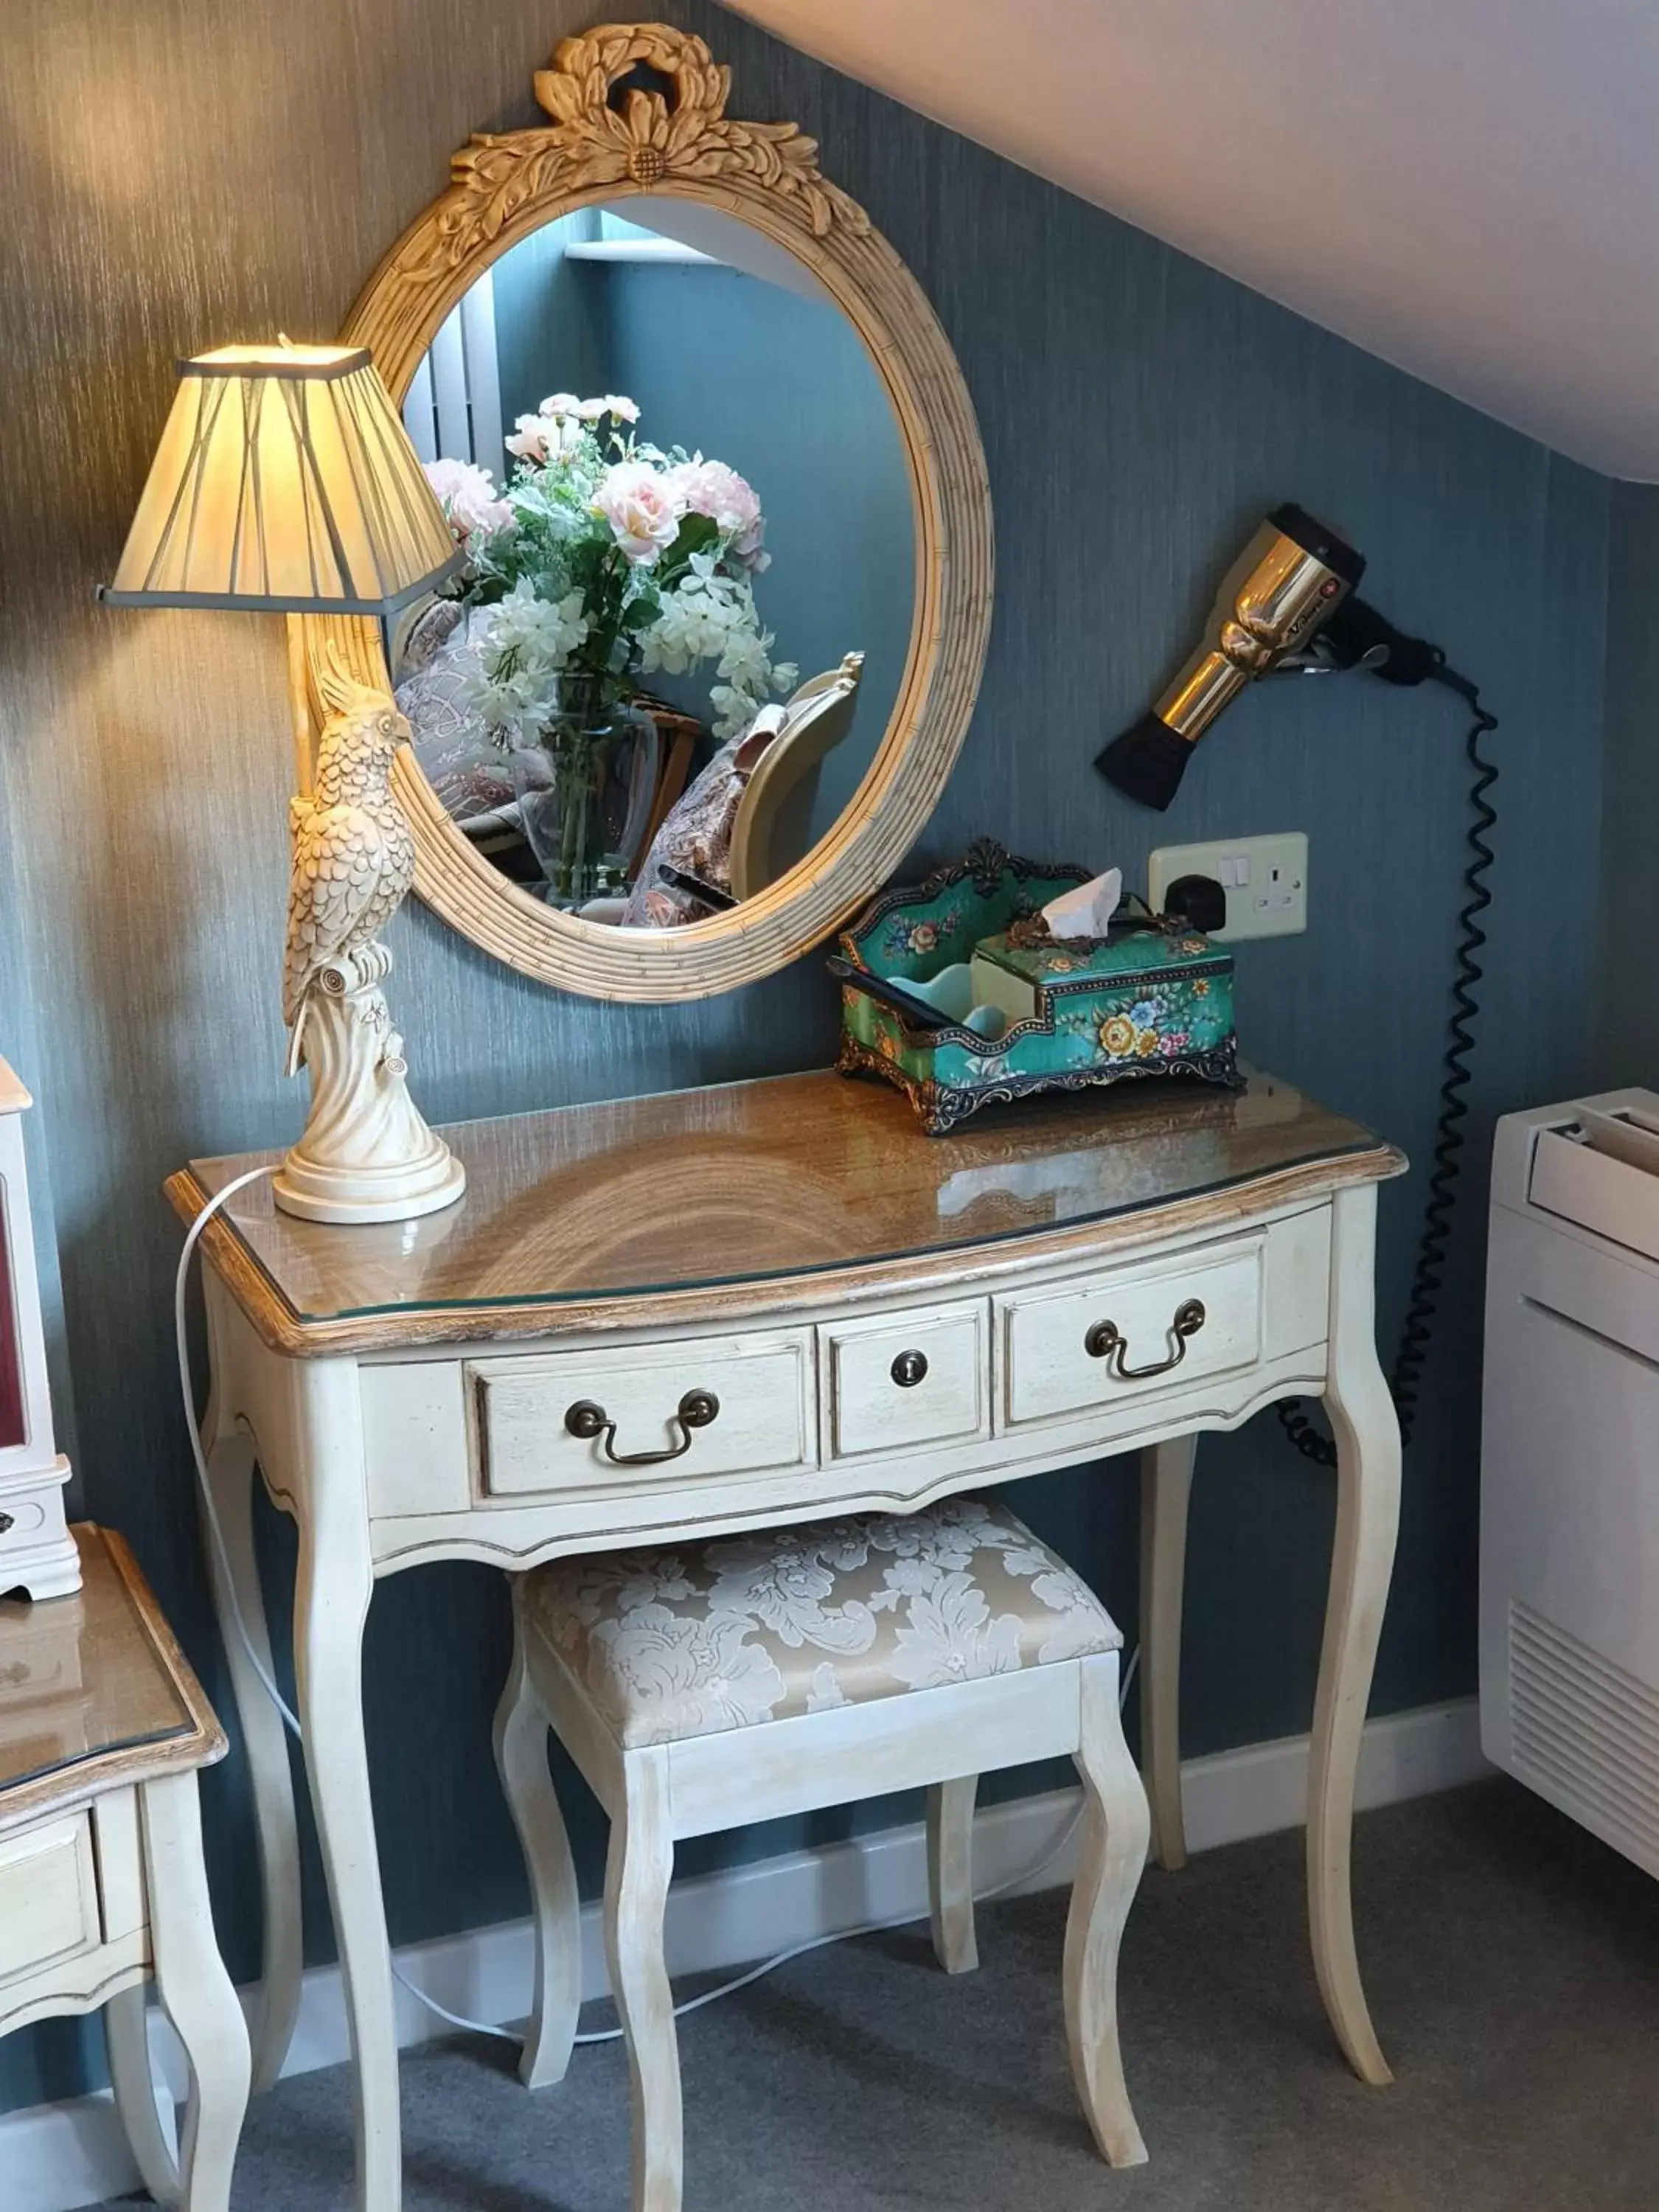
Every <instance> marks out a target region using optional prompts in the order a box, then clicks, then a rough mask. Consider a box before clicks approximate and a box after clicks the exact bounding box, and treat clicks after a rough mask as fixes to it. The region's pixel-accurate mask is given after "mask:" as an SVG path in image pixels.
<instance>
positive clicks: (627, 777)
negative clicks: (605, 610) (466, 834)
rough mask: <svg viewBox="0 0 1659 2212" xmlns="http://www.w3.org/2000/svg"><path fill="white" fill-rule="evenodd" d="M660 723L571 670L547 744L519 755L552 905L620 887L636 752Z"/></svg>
mask: <svg viewBox="0 0 1659 2212" xmlns="http://www.w3.org/2000/svg"><path fill="white" fill-rule="evenodd" d="M652 729H653V725H652V724H651V722H650V720H649V717H648V716H647V715H646V714H644V713H643V712H642V711H641V710H640V709H639V708H635V707H631V706H629V705H628V704H627V703H626V702H625V701H623V700H620V699H618V698H617V696H615V693H614V690H612V689H611V686H609V685H607V684H604V683H603V682H602V681H600V680H599V678H594V677H588V676H565V677H562V678H561V679H560V683H559V703H558V708H557V710H556V712H555V714H553V715H552V716H550V719H549V720H548V721H547V723H546V724H545V726H544V728H543V730H542V733H541V739H540V742H539V744H536V745H533V746H528V747H523V748H520V750H518V751H517V752H515V753H514V754H513V790H514V793H515V794H516V795H517V798H518V801H519V813H520V819H521V821H522V822H523V823H524V834H525V836H526V841H527V842H528V843H529V846H530V849H531V851H532V854H534V855H535V859H536V864H537V866H538V867H539V868H540V870H541V872H542V874H543V876H544V878H545V880H546V884H547V890H546V898H547V902H548V904H549V905H550V906H557V907H563V908H576V907H580V906H584V905H586V902H587V901H588V900H589V899H591V898H593V897H595V896H599V894H600V893H601V892H604V891H609V890H615V889H616V888H617V880H618V878H619V875H620V874H621V872H623V869H624V867H625V865H626V860H625V855H624V852H623V842H624V838H625V836H626V833H627V829H628V825H629V799H630V793H631V792H632V788H633V786H634V783H635V781H636V779H635V775H634V757H635V753H636V752H637V751H638V750H639V747H640V745H641V740H642V738H643V737H644V735H645V733H646V732H648V731H651V730H652Z"/></svg>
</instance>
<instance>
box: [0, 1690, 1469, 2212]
mask: <svg viewBox="0 0 1659 2212" xmlns="http://www.w3.org/2000/svg"><path fill="white" fill-rule="evenodd" d="M1307 1771H1308V1739H1307V1738H1306V1736H1286V1737H1284V1738H1283V1739H1281V1740H1280V1741H1278V1742H1275V1743H1262V1744H1253V1745H1250V1746H1249V1747H1248V1748H1246V1749H1244V1750H1243V1751H1225V1752H1219V1753H1216V1754H1215V1756H1214V1757H1212V1758H1209V1759H1188V1761H1187V1762H1186V1764H1185V1765H1184V1766H1183V1767H1182V1796H1183V1798H1184V1800H1185V1805H1186V1815H1187V1841H1188V1848H1189V1849H1191V1850H1211V1849H1213V1848H1214V1847H1215V1846H1216V1845H1217V1844H1234V1843H1242V1842H1243V1841H1244V1840H1245V1838H1248V1837H1250V1836H1264V1835H1268V1834H1271V1833H1272V1832H1273V1831H1274V1830H1276V1829H1279V1828H1290V1827H1295V1826H1297V1825H1299V1823H1300V1821H1301V1820H1302V1817H1303V1808H1304V1799H1305V1794H1306V1789H1307ZM1491 1771H1492V1770H1491V1768H1490V1767H1489V1766H1488V1765H1486V1760H1485V1759H1483V1758H1482V1757H1481V1755H1480V1717H1479V1713H1478V1711H1477V1707H1476V1704H1475V1700H1474V1699H1473V1698H1470V1699H1462V1700H1460V1701H1459V1702H1457V1703H1456V1704H1454V1705H1425V1706H1422V1707H1420V1708H1419V1709H1418V1710H1417V1711H1412V1712H1407V1713H1394V1714H1390V1715H1389V1717H1386V1718H1385V1719H1383V1720H1376V1721H1372V1722H1370V1723H1368V1725H1367V1727H1366V1729H1365V1736H1364V1750H1363V1752H1362V1753H1361V1757H1360V1765H1359V1788H1358V1804H1359V1805H1360V1807H1361V1808H1362V1809H1364V1808H1368V1807H1370V1806H1374V1805H1390V1804H1394V1803H1396V1802H1400V1801H1401V1800H1403V1799H1405V1798H1407V1797H1422V1796H1428V1795H1430V1794H1431V1792H1432V1791H1434V1790H1449V1789H1451V1788H1453V1787H1455V1784H1458V1783H1461V1782H1472V1781H1474V1780H1476V1779H1477V1778H1479V1777H1480V1776H1481V1775H1483V1774H1486V1773H1490V1772H1491ZM1078 1802H1079V1799H1078V1793H1077V1792H1076V1791H1074V1790H1055V1791H1053V1792H1051V1793H1050V1794H1049V1795H1048V1796H1041V1797H1023V1798H1019V1799H1018V1800H1016V1801H1015V1802H1012V1804H1006V1805H993V1806H990V1807H988V1808H985V1809H984V1810H982V1811H981V1813H980V1814H979V1816H978V1819H977V1820H976V1822H975V1830H974V1880H975V1888H976V1889H977V1890H978V1891H979V1892H981V1893H984V1892H986V1891H987V1890H993V1889H998V1890H1003V1891H1004V1892H1005V1893H1006V1894H1010V1895H1012V1894H1014V1893H1016V1892H1018V1890H1019V1889H1021V1888H1025V1887H1030V1888H1033V1889H1036V1888H1048V1887H1052V1886H1054V1885H1056V1884H1059V1883H1060V1882H1068V1881H1070V1880H1071V1878H1072V1875H1073V1855H1074V1850H1075V1844H1074V1841H1073V1839H1069V1838H1067V1830H1068V1828H1069V1826H1070V1824H1071V1822H1072V1819H1073V1814H1074V1813H1075V1812H1076V1809H1077V1805H1078ZM1062 1839H1066V1842H1067V1847H1066V1849H1065V1850H1061V1851H1059V1852H1058V1853H1056V1852H1055V1846H1056V1845H1057V1844H1060V1842H1061V1841H1062ZM1051 1854H1052V1855H1053V1856H1051ZM1034 1870H1036V1871H1035V1879H1030V1880H1027V1879H1025V1877H1027V1876H1030V1875H1032V1874H1033V1872H1034ZM1175 1879H1177V1880H1178V1879H1179V1877H1178V1876H1177V1877H1175ZM1361 1879H1362V1880H1363V1879H1364V1870H1363V1857H1362V1861H1361ZM926 1912H927V1868H926V1862H925V1858H924V1855H923V1844H922V1831H921V1826H920V1824H917V1825H915V1826H909V1827H903V1828H889V1829H885V1830H884V1831H882V1832H881V1833H879V1834H878V1835H872V1836H863V1837H859V1838H855V1839H854V1841H852V1842H850V1843H843V1844H831V1845H829V1846H828V1847H827V1848H826V1849H824V1850H817V1851H792V1852H790V1853H788V1854H787V1856H785V1857H781V1858H774V1859H763V1860H759V1861H757V1862H756V1863H754V1864H752V1865H748V1866H739V1867H733V1868H732V1869H730V1870H729V1871H727V1872H725V1873H722V1874H718V1875H706V1876H704V1877H703V1878H702V1879H701V1880H698V1881H688V1882H684V1883H681V1884H677V1885H676V1887H674V1888H673V1890H672V1891H671V1893H670V1896H669V1904H668V1964H669V1969H670V1972H672V1973H675V1974H696V1973H707V1972H711V1971H718V1970H720V1969H721V1968H725V1967H731V1966H745V1965H747V1964H749V1963H750V1961H751V1960H757V1959H762V1958H767V1957H769V1956H770V1955H771V1954H774V1953H775V1952H778V1951H784V1950H787V1949H788V1948H791V1946H792V1945H794V1944H797V1943H805V1942H811V1939H812V1938H813V1937H814V1936H825V1935H829V1934H830V1933H832V1932H833V1931H835V1930H836V1929H844V1928H854V1927H858V1926H860V1925H862V1924H863V1923H866V1922H868V1921H874V1920H896V1919H899V1918H901V1917H905V1916H907V1915H914V1916H916V1917H922V1916H925V1914H926ZM398 1966H399V1967H400V1968H401V1970H402V1971H403V1972H404V1974H406V1975H407V1976H408V1978H409V1979H410V1981H411V1982H414V1983H416V1984H418V1986H419V1987H421V1988H422V1989H423V1990H426V1991H427V1992H428V1994H429V1995H430V1996H434V1997H435V1998H436V1999H437V2001H438V2002H439V2003H440V2004H442V2005H444V2006H446V2007H447V2008H448V2010H449V2011H451V2012H453V2013H459V2014H461V2015H463V2016H465V2018H467V2019H470V2020H479V2021H498V2022H506V2021H516V2020H521V2019H522V2018H523V2017H524V2015H525V2014H526V2011H527V2010H528V2008H529V2005H530V1973H531V1967H530V1927H529V1923H528V1922H527V1921H514V1922H512V1923H507V1924H506V1925H504V1926H500V1927H495V1928H481V1929H472V1930H471V1931H470V1932H468V1933H467V1934H465V1935H463V1936H446V1937H443V1938H441V1939H440V1940H439V1941H438V1942H432V1943H418V1944H414V1945H411V1946H410V1948H409V1949H408V1950H405V1951H402V1952H400V1953H399V1954H398ZM606 1986H607V1985H606V1979H605V1958H604V1952H603V1948H602V1946H601V1943H600V1939H599V1909H598V1906H597V1905H594V1904H590V1905H586V1907H585V1908H584V1910H583V1913H582V1994H583V1996H585V1997H597V1996H604V1995H605V1990H606ZM397 2000H398V2033H399V2037H400V2039H401V2040H402V2041H403V2042H404V2044H413V2043H421V2042H424V2041H426V2040H427V2039H429V2038H431V2037H434V2036H440V2035H447V2034H450V2033H453V2030H451V2029H449V2028H447V2027H445V2026H444V2024H443V2022H442V2021H440V2020H437V2019H436V2018H435V2017H434V2015H432V2014H430V2013H428V2011H427V2010H426V2009H425V2008H424V2007H423V2006H422V2005H420V2004H418V2003H417V2002H416V2000H415V1999H414V1998H413V1997H412V1996H410V1995H409V1993H408V1991H407V1990H404V1989H401V1988H399V1989H398V1990H397ZM152 2033H153V2034H155V2037H156V2042H157V2046H158V2048H157V2056H158V2059H159V2060H160V2061H161V2070H162V2071H163V2072H165V2073H166V2074H167V2075H169V2076H170V2077H171V2076H173V2070H174V2068H175V2066H176V2063H177V2052H176V2051H175V2050H174V2049H173V2046H172V2038H171V2036H170V2034H168V2033H167V2031H166V2030H165V2028H161V2029H160V2030H159V2032H158V2029H157V2027H156V2023H155V2015H154V2014H153V2013H152ZM346 2055H347V2052H346V2031H345V2012H344V2008H343V2004H342V2002H341V1995H340V1978H339V1972H338V1969H337V1967H333V1966H319V1967H313V1969H312V1971H311V1972H308V1973H307V1976H306V1979H305V1993H304V1996H303V1998H302V2001H301V2007H300V2020H299V2026H298V2028H297V2030H296V2031H295V2038H294V2042H293V2045H292V2048H291V2049H290V2050H289V2056H288V2063H287V2065H286V2067H285V2068H284V2069H283V2070H284V2072H285V2073H289V2074H303V2073H307V2072H308V2071H310V2069H312V2068H313V2067H318V2066H333V2065H337V2064H338V2063H340V2061H342V2060H343V2058H344V2057H346ZM578 2063H580V2060H579V2061H578ZM179 2086H180V2085H179V2084H178V2083H177V2082H176V2081H175V2087H179ZM0 2176H3V2177H4V2181H5V2187H4V2191H3V2195H0V2201H3V2203H4V2207H5V2212H74V2208H76V2207H77V2206H81V2205H86V2204H94V2203H98V2202H100V2199H102V2198H105V2197H115V2196H119V2195H121V2194H122V2193H124V2192H125V2191H128V2190H131V2189H136V2188H137V2187H138V2186H139V2182H138V2177H137V2169H136V2168H135V2166H133V2163H132V2160H131V2156H130V2155H129V2154H128V2151H127V2147H126V2142H125V2137H124V2136H123V2135H122V2133H121V2129H120V2124H119V2122H118V2119H117V2118H116V2116H115V2110H114V2106H112V2103H111V2101H110V2100H109V2098H108V2096H107V2095H103V2096H91V2097H77V2098H74V2099H71V2100H68V2101H66V2102H64V2103H63V2104H58V2105H38V2106H34V2107H33V2109H31V2110H29V2111H27V2112H7V2113H0Z"/></svg>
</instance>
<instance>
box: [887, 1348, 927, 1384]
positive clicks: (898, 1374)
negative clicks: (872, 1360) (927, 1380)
mask: <svg viewBox="0 0 1659 2212" xmlns="http://www.w3.org/2000/svg"><path fill="white" fill-rule="evenodd" d="M889 1371H890V1374H891V1375H892V1377H893V1380H894V1382H895V1383H897V1384H898V1386H899V1389H901V1390H914V1389H915V1387H916V1385H917V1383H920V1382H921V1381H922V1380H923V1378H924V1377H925V1376H926V1375H927V1353H926V1352H900V1354H899V1356H898V1358H896V1360H895V1361H894V1362H893V1364H892V1367H891V1369H890V1370H889Z"/></svg>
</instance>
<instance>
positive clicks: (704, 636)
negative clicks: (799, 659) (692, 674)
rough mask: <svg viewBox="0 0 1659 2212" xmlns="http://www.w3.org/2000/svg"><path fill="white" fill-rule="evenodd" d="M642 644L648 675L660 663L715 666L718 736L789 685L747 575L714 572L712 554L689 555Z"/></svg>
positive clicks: (668, 667) (671, 668) (678, 671)
mask: <svg viewBox="0 0 1659 2212" xmlns="http://www.w3.org/2000/svg"><path fill="white" fill-rule="evenodd" d="M640 644H641V656H642V661H643V665H644V667H645V669H646V671H647V673H649V672H650V671H652V670H653V669H661V670H663V671H665V673H666V674H667V675H670V676H684V674H685V673H686V672H687V671H688V670H690V669H691V668H694V667H696V665H697V664H698V663H699V662H701V661H705V660H712V661H713V662H714V664H715V671H714V672H715V675H716V677H717V678H719V679H720V680H719V681H718V682H716V683H715V684H713V685H712V686H711V687H710V690H709V695H708V696H709V702H710V704H711V705H712V706H713V708H714V734H715V736H716V737H718V738H729V737H732V736H733V735H734V734H735V733H736V732H738V730H740V729H742V728H743V726H744V724H745V723H746V722H748V721H750V720H752V718H753V717H754V714H756V712H757V709H758V708H759V706H760V704H761V702H762V701H763V699H764V697H765V696H766V693H767V691H768V690H769V689H773V690H780V691H787V690H793V687H794V684H795V670H794V668H793V666H791V665H780V666H779V667H777V668H774V667H773V665H772V660H771V647H772V633H771V631H770V630H769V629H764V628H763V626H762V623H761V618H760V615H759V612H758V611H757V608H756V605H755V594H754V592H753V591H752V590H751V589H750V585H749V581H748V579H747V578H746V577H742V578H739V577H735V576H723V575H720V574H717V573H716V568H715V562H714V556H713V555H712V554H707V553H699V554H694V555H693V556H692V559H691V563H690V569H689V570H688V572H687V574H686V575H685V577H684V580H682V581H681V582H680V583H679V584H678V586H676V587H675V588H674V590H673V591H671V592H667V593H665V595H664V598H663V602H662V611H661V612H660V613H659V615H658V617H657V618H656V620H655V621H654V622H653V623H651V625H650V626H649V628H648V629H647V630H646V631H645V632H644V634H643V635H642V636H641V640H640Z"/></svg>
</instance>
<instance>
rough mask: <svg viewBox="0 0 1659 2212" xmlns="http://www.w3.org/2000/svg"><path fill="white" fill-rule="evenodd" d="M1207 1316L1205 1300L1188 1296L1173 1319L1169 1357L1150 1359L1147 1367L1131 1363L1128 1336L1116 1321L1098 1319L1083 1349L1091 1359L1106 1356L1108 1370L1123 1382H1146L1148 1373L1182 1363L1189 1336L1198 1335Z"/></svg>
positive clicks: (1163, 1373)
mask: <svg viewBox="0 0 1659 2212" xmlns="http://www.w3.org/2000/svg"><path fill="white" fill-rule="evenodd" d="M1205 1319H1206V1316H1205V1312H1204V1307H1203V1303H1202V1301H1201V1300H1200V1299H1198V1298H1188V1300H1187V1301H1186V1303H1185V1304H1183V1305H1178V1306H1177V1307H1176V1310H1175V1318H1174V1320H1173V1321H1171V1322H1170V1351H1169V1356H1168V1357H1167V1358H1164V1359H1150V1360H1148V1361H1147V1363H1146V1366H1144V1367H1131V1366H1130V1364H1129V1340H1128V1338H1127V1336H1125V1335H1124V1334H1123V1332H1122V1330H1121V1328H1119V1327H1118V1325H1117V1323H1116V1322H1115V1321H1097V1322H1096V1323H1095V1325H1094V1327H1093V1328H1091V1330H1090V1331H1089V1333H1088V1334H1087V1335H1086V1336H1085V1338H1084V1340H1083V1349H1084V1350H1085V1352H1087V1353H1088V1355H1089V1357H1090V1358H1091V1359H1103V1360H1105V1361H1106V1363H1107V1371H1108V1373H1109V1374H1111V1375H1114V1376H1116V1378H1117V1380H1118V1381H1119V1382H1120V1383H1139V1382H1143V1381H1144V1380H1145V1379H1146V1376H1149V1375H1167V1374H1168V1373H1169V1371H1170V1369H1171V1368H1172V1367H1179V1366H1180V1364H1181V1363H1182V1360H1183V1359H1184V1358H1186V1357H1187V1340H1188V1337H1189V1336H1196V1335H1197V1334H1198V1332H1199V1331H1200V1329H1201V1328H1203V1326H1204V1322H1205Z"/></svg>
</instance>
